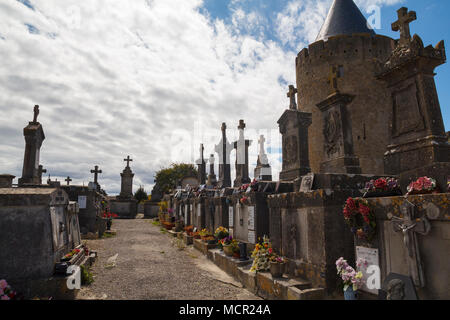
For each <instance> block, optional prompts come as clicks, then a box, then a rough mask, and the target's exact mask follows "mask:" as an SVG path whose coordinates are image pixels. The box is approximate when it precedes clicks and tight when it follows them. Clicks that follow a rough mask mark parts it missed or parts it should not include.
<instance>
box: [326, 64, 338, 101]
mask: <svg viewBox="0 0 450 320" xmlns="http://www.w3.org/2000/svg"><path fill="white" fill-rule="evenodd" d="M338 78H340V73H339V68H338V67H337V66H331V68H330V75H329V76H328V84H329V85H330V89H331V91H330V93H331V94H332V93H338V92H339V90H338V81H337V79H338Z"/></svg>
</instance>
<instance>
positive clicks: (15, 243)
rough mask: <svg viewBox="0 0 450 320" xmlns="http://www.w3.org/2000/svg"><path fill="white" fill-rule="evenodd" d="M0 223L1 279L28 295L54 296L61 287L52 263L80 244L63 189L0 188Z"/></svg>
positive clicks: (74, 216)
mask: <svg viewBox="0 0 450 320" xmlns="http://www.w3.org/2000/svg"><path fill="white" fill-rule="evenodd" d="M0 228H1V230H2V232H0V243H1V250H0V278H1V279H7V281H8V282H9V283H10V284H11V285H12V286H13V287H14V289H15V290H16V291H18V292H20V293H22V294H23V295H24V296H25V297H26V298H31V297H34V296H35V295H42V296H53V297H58V296H59V294H60V292H59V290H60V289H61V290H64V288H58V285H57V284H55V281H53V280H54V279H53V277H54V272H55V263H57V262H59V261H60V259H61V258H62V257H63V256H64V255H65V254H67V253H68V252H70V251H71V250H73V249H74V248H76V247H77V246H79V245H80V244H81V239H80V230H79V224H78V213H77V205H76V204H75V203H70V204H69V197H68V195H67V193H66V192H65V191H64V190H61V189H54V188H3V189H0ZM63 284H64V283H63ZM66 289H67V288H66Z"/></svg>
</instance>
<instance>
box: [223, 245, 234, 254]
mask: <svg viewBox="0 0 450 320" xmlns="http://www.w3.org/2000/svg"><path fill="white" fill-rule="evenodd" d="M223 252H225V254H226V255H227V256H228V257H232V256H233V246H232V245H231V244H224V245H223Z"/></svg>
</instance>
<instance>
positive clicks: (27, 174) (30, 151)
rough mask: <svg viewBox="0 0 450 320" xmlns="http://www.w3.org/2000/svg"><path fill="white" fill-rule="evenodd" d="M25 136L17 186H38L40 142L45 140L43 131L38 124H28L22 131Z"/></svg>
mask: <svg viewBox="0 0 450 320" xmlns="http://www.w3.org/2000/svg"><path fill="white" fill-rule="evenodd" d="M23 135H24V136H25V143H26V145H25V155H24V159H23V170H22V177H21V178H20V179H19V185H20V186H23V185H27V184H30V185H39V184H40V183H41V177H40V173H39V156H40V149H41V146H42V142H43V141H44V140H45V135H44V130H43V129H42V125H41V124H40V123H39V122H30V123H29V124H28V126H26V127H25V128H24V129H23Z"/></svg>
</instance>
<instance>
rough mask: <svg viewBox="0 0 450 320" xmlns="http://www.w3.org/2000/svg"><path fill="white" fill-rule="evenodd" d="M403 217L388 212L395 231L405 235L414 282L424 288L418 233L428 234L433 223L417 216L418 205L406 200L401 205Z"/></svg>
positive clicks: (404, 242) (407, 257) (405, 244)
mask: <svg viewBox="0 0 450 320" xmlns="http://www.w3.org/2000/svg"><path fill="white" fill-rule="evenodd" d="M400 212H401V218H399V217H397V216H393V215H392V214H388V218H390V219H391V221H392V225H393V227H394V231H395V232H399V233H400V232H401V233H402V235H403V244H404V246H405V247H406V252H407V256H406V259H407V261H408V267H409V272H410V275H411V277H412V279H413V281H414V284H415V285H416V286H418V287H421V288H423V287H424V286H425V273H424V270H423V267H422V260H421V258H420V251H419V243H418V242H417V234H421V235H427V234H428V233H429V232H430V230H431V225H430V222H429V221H428V219H427V218H426V216H423V217H421V218H416V217H415V213H416V207H415V205H414V204H412V203H411V202H409V201H408V200H406V202H405V203H404V204H402V205H401V206H400Z"/></svg>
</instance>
